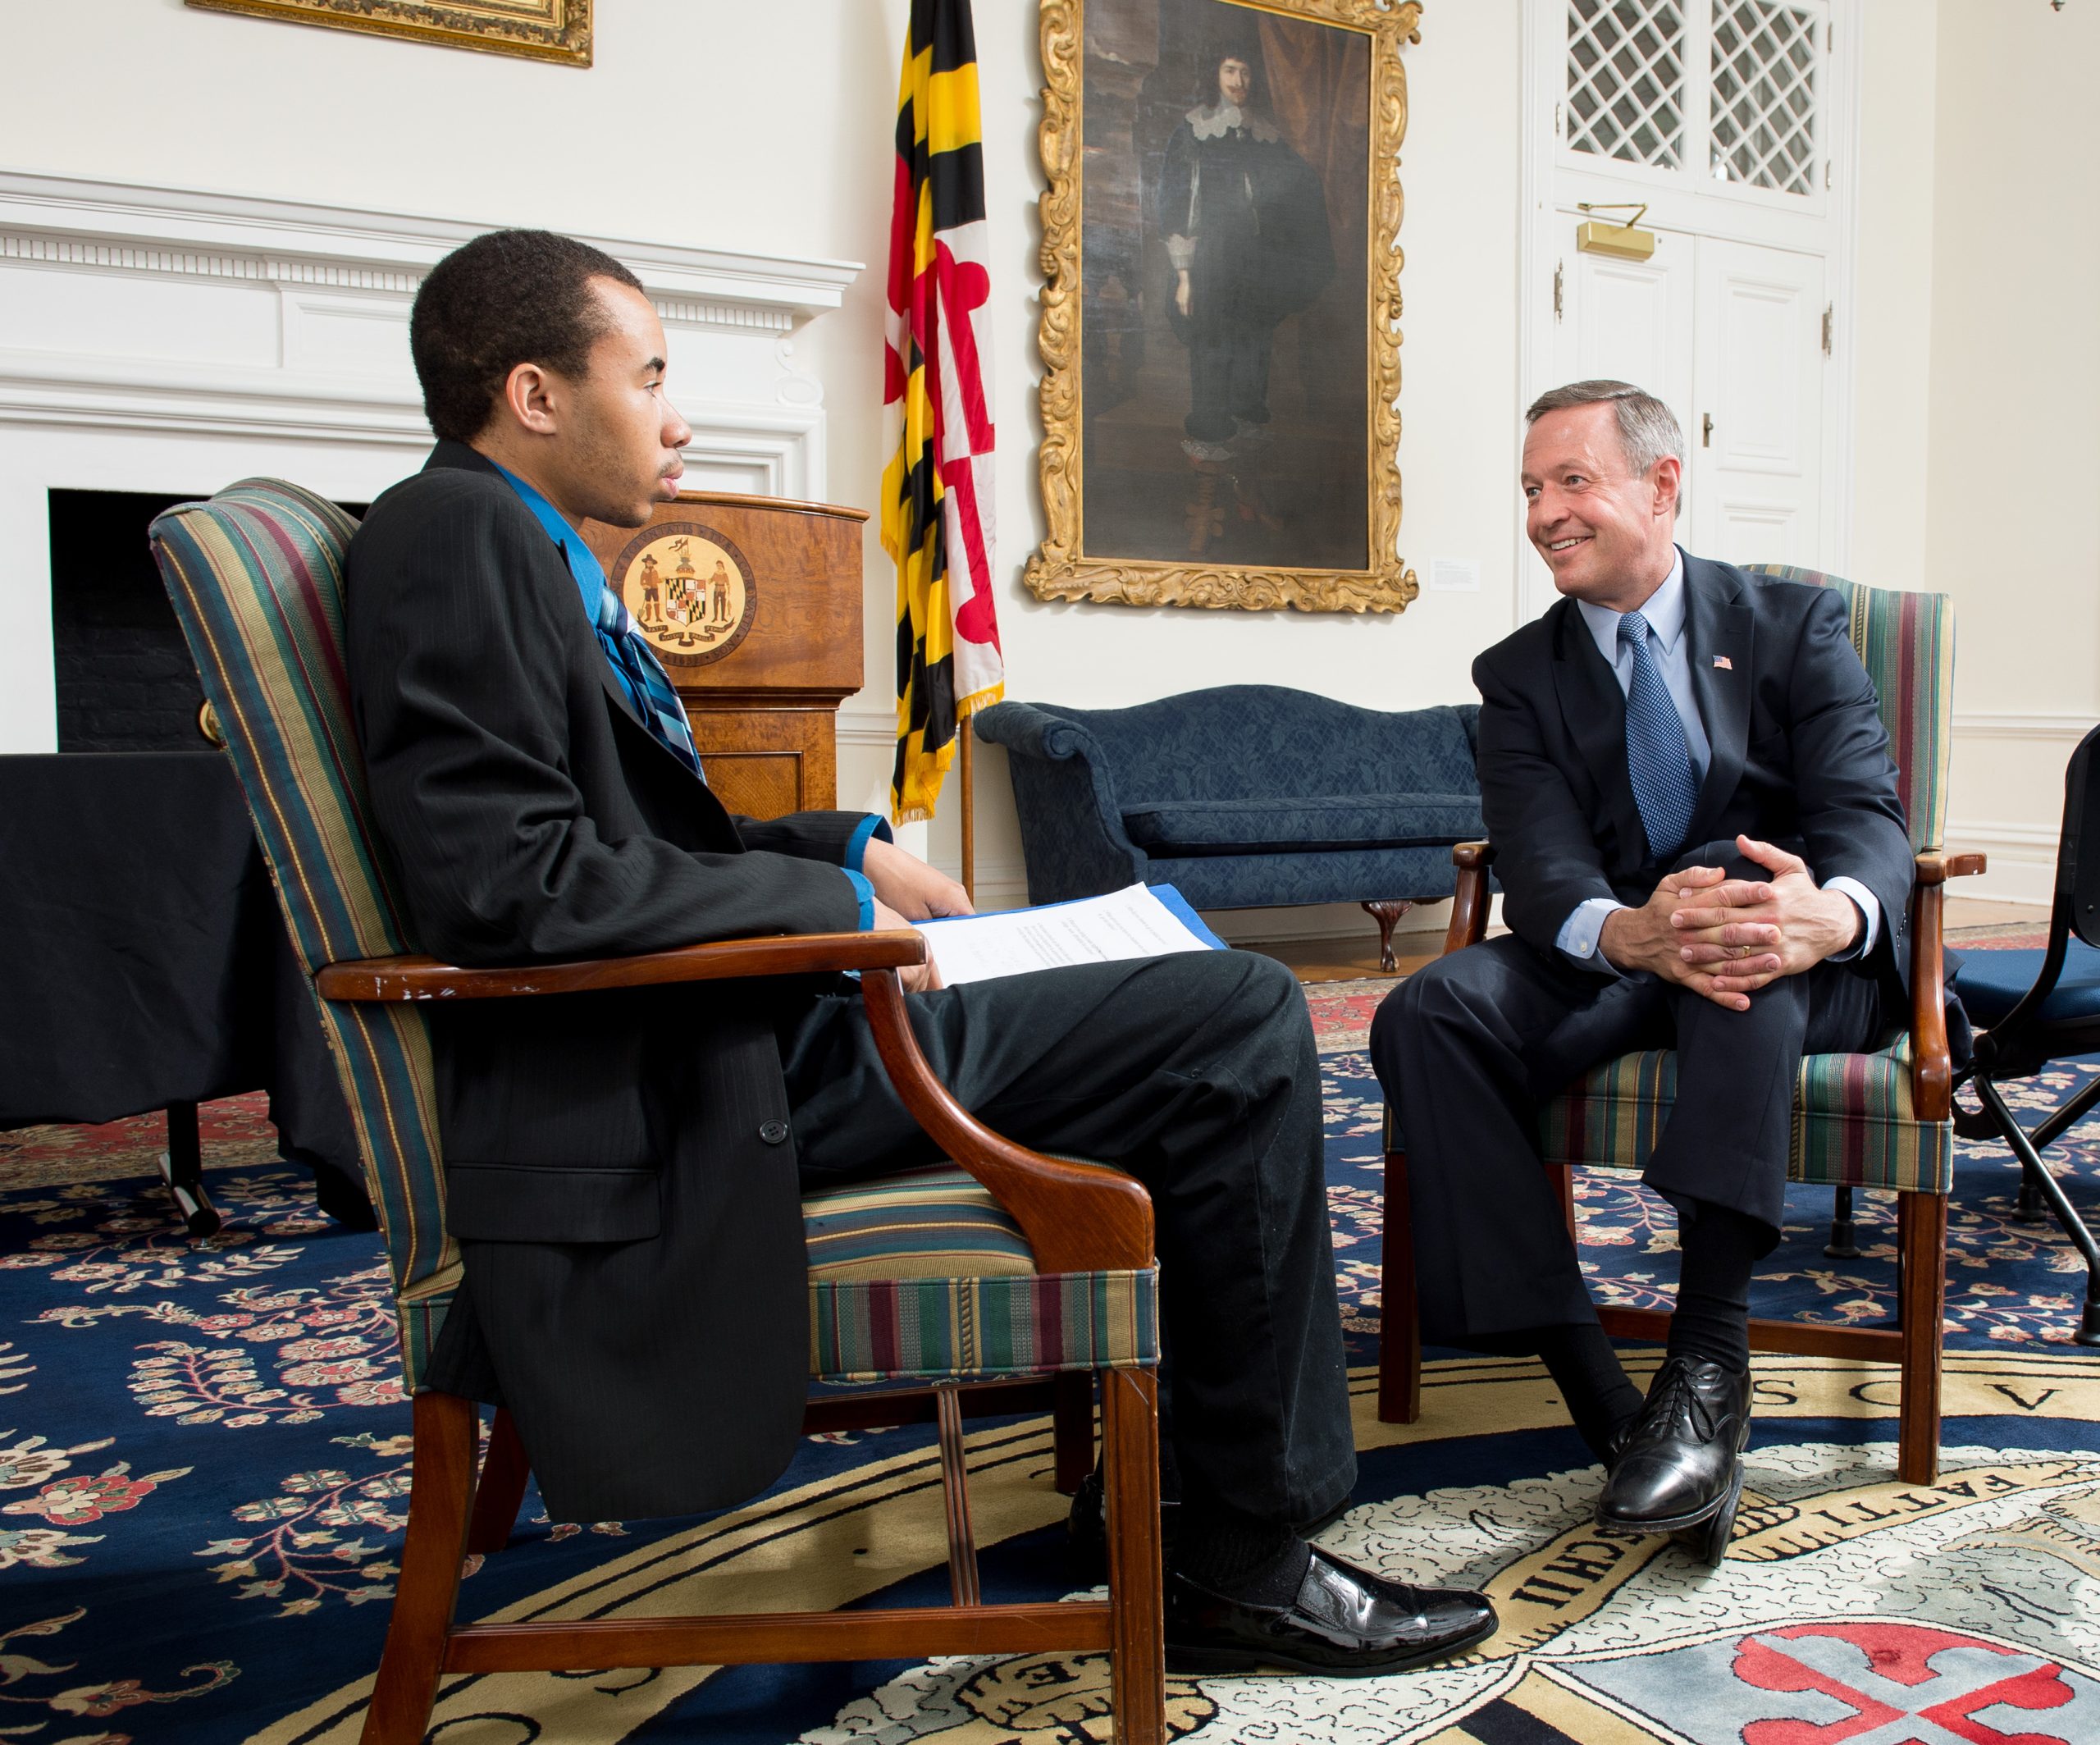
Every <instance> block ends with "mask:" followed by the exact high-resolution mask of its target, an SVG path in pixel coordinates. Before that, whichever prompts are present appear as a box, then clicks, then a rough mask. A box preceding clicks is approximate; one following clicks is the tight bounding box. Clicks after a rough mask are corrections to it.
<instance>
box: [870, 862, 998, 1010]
mask: <svg viewBox="0 0 2100 1745" xmlns="http://www.w3.org/2000/svg"><path fill="white" fill-rule="evenodd" d="M861 872H862V874H863V875H865V877H866V879H867V881H868V883H869V884H872V885H873V886H874V888H875V930H876V931H877V932H885V931H887V930H890V929H892V928H897V927H908V926H910V925H911V923H912V922H914V921H928V920H933V919H934V916H938V915H974V914H975V913H976V911H975V910H974V909H973V908H971V907H970V893H968V892H967V891H966V890H964V889H963V888H962V887H961V885H959V884H956V882H955V880H954V879H951V878H950V877H948V875H947V874H946V873H944V872H943V871H941V870H939V869H938V868H937V867H933V866H928V865H927V864H926V863H925V862H924V861H922V860H920V858H919V857H918V856H917V855H915V854H912V853H910V852H907V851H906V850H905V849H902V848H900V847H897V844H896V843H886V842H882V841H879V840H876V839H873V838H871V839H870V841H869V843H868V845H867V847H866V848H865V851H864V852H862V854H861ZM897 980H899V981H901V982H902V984H904V988H905V990H906V992H907V993H911V994H926V993H929V992H931V991H932V990H933V989H935V988H938V987H939V986H940V985H941V971H940V966H939V965H938V964H937V963H935V962H934V956H933V952H932V951H931V950H930V949H929V951H928V952H927V954H926V961H925V962H924V963H918V964H913V965H911V966H909V967H908V968H906V969H902V970H899V971H897Z"/></svg>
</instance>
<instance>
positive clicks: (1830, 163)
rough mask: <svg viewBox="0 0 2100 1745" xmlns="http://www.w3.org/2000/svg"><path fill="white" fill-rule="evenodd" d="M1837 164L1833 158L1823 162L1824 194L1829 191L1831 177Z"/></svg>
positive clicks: (1825, 159)
mask: <svg viewBox="0 0 2100 1745" xmlns="http://www.w3.org/2000/svg"><path fill="white" fill-rule="evenodd" d="M1837 162H1838V160H1837V159H1836V158H1824V160H1823V190H1824V193H1826V194H1828V192H1829V191H1830V182H1831V176H1832V175H1833V172H1834V171H1835V170H1836V168H1837Z"/></svg>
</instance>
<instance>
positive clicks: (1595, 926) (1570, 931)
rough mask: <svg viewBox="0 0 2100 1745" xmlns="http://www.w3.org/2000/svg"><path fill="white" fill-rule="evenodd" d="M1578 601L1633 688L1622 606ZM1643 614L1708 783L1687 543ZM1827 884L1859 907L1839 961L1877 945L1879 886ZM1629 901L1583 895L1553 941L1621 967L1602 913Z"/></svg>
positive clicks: (1604, 965) (1593, 962)
mask: <svg viewBox="0 0 2100 1745" xmlns="http://www.w3.org/2000/svg"><path fill="white" fill-rule="evenodd" d="M1575 605H1576V609H1577V610H1578V611H1580V612H1581V613H1582V622H1583V624H1585V625H1586V627H1587V628H1588V629H1589V633H1590V636H1591V640H1593V641H1594V642H1596V645H1597V652H1598V653H1599V654H1600V655H1602V656H1604V658H1605V665H1607V666H1609V668H1610V669H1612V674H1613V676H1614V678H1617V679H1618V688H1619V690H1620V692H1622V693H1625V692H1631V691H1632V688H1633V651H1632V648H1630V647H1629V646H1628V645H1627V644H1625V643H1624V642H1621V641H1620V640H1619V637H1618V620H1619V617H1620V614H1618V613H1617V612H1614V611H1613V610H1612V609H1611V608H1610V607H1609V606H1600V605H1592V604H1591V602H1590V601H1586V600H1578V601H1576V602H1575ZM1641 616H1642V617H1643V618H1645V619H1647V621H1648V653H1649V655H1650V657H1651V658H1652V659H1653V660H1654V661H1655V665H1656V667H1657V668H1658V669H1659V670H1660V672H1661V674H1662V675H1663V685H1664V688H1665V689H1666V690H1668V691H1669V694H1670V701H1672V702H1673V703H1674V704H1676V705H1677V712H1678V716H1679V718H1680V719H1682V721H1683V723H1684V737H1685V739H1686V741H1687V742H1688V743H1689V745H1690V746H1691V773H1692V776H1693V779H1695V780H1696V781H1697V782H1699V783H1701V785H1702V786H1703V785H1704V783H1705V780H1706V772H1707V770H1710V769H1711V768H1712V767H1713V763H1714V751H1713V744H1712V742H1711V741H1710V740H1709V739H1708V738H1707V737H1706V724H1705V722H1704V721H1702V720H1701V719H1699V700H1698V697H1697V696H1696V694H1695V693H1694V692H1693V691H1692V688H1691V639H1690V637H1687V635H1686V634H1685V631H1686V622H1685V620H1686V613H1685V597H1684V553H1683V551H1682V550H1676V549H1673V553H1672V556H1671V561H1670V573H1669V574H1668V575H1667V576H1665V577H1664V578H1663V585H1662V586H1661V587H1659V588H1657V589H1656V590H1655V592H1654V593H1652V594H1650V596H1648V598H1647V599H1646V601H1643V602H1642V603H1641ZM1826 888H1827V889H1829V890H1833V891H1842V892H1843V893H1845V894H1846V895H1847V897H1849V898H1851V900H1852V903H1853V906H1854V907H1856V908H1857V909H1858V910H1859V911H1860V936H1859V937H1858V938H1857V939H1855V940H1854V941H1853V942H1852V943H1851V946H1850V948H1847V950H1844V951H1842V952H1838V953H1837V954H1836V956H1835V957H1833V958H1832V960H1831V961H1832V962H1837V963H1842V962H1847V961H1848V960H1850V959H1851V958H1853V957H1860V956H1861V955H1863V954H1864V953H1865V952H1869V951H1872V950H1873V949H1874V936H1875V934H1876V932H1877V930H1879V926H1880V924H1881V904H1880V902H1879V901H1878V900H1877V899H1876V898H1875V897H1874V893H1873V892H1872V891H1870V890H1869V889H1868V888H1866V887H1865V885H1864V884H1860V882H1859V880H1858V879H1847V878H1844V877H1842V876H1840V877H1838V878H1835V879H1832V880H1831V881H1830V883H1829V884H1828V886H1827V887H1826ZM1624 907H1626V905H1625V904H1624V903H1623V902H1619V901H1618V899H1617V898H1611V897H1592V898H1590V899H1589V900H1588V901H1587V902H1581V903H1577V905H1576V906H1575V910H1574V912H1573V914H1571V915H1570V916H1568V919H1567V920H1564V921H1563V922H1562V923H1561V924H1560V931H1559V934H1557V935H1556V936H1555V937H1554V944H1555V945H1556V946H1558V947H1559V949H1560V951H1561V952H1562V953H1563V954H1564V955H1565V956H1566V957H1568V958H1570V959H1572V960H1573V962H1575V963H1576V964H1577V965H1578V966H1581V967H1582V968H1583V969H1586V970H1595V971H1597V972H1599V973H1600V974H1601V975H1618V974H1619V973H1620V971H1619V970H1618V966H1616V965H1615V964H1614V963H1613V962H1611V960H1610V959H1609V958H1608V957H1605V953H1604V945H1603V937H1604V930H1605V916H1608V915H1609V914H1610V913H1611V911H1613V910H1614V909H1623V908H1624Z"/></svg>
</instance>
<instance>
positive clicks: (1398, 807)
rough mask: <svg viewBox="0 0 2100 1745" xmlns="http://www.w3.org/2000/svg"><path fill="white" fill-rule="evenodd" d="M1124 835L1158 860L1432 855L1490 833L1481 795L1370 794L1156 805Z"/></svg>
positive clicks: (1127, 817) (1139, 814)
mask: <svg viewBox="0 0 2100 1745" xmlns="http://www.w3.org/2000/svg"><path fill="white" fill-rule="evenodd" d="M1123 828H1124V829H1125V830H1126V831H1128V832H1129V833H1130V840H1131V841H1132V842H1134V843H1137V844H1138V846H1139V847H1141V848H1144V849H1146V850H1147V851H1148V852H1151V853H1153V854H1156V855H1207V854H1305V853H1319V852H1328V851H1331V850H1334V849H1337V848H1419V847H1440V846H1445V845H1448V844H1449V843H1453V842H1455V841H1458V840H1459V839H1460V838H1464V837H1467V836H1475V835H1478V834H1481V831H1482V830H1483V829H1485V828H1486V826H1485V825H1483V824H1482V822H1481V815H1480V798H1479V797H1478V795H1477V794H1470V793H1455V794H1446V793H1367V794H1327V795H1319V796H1314V797H1308V798H1304V799H1283V798H1279V799H1272V800H1162V801H1155V802H1152V803H1150V804H1148V805H1146V806H1143V807H1141V808H1139V809H1138V810H1134V811H1126V812H1125V813H1124V814H1123Z"/></svg>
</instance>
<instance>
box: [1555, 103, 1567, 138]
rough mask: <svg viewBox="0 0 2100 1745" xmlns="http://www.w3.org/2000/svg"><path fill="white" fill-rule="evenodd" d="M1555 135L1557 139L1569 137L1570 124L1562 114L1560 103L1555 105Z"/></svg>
mask: <svg viewBox="0 0 2100 1745" xmlns="http://www.w3.org/2000/svg"><path fill="white" fill-rule="evenodd" d="M1553 136H1554V139H1566V138H1567V137H1568V124H1567V122H1566V121H1565V119H1564V117H1563V116H1562V115H1561V111H1560V105H1559V103H1555V104H1554V106H1553Z"/></svg>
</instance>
